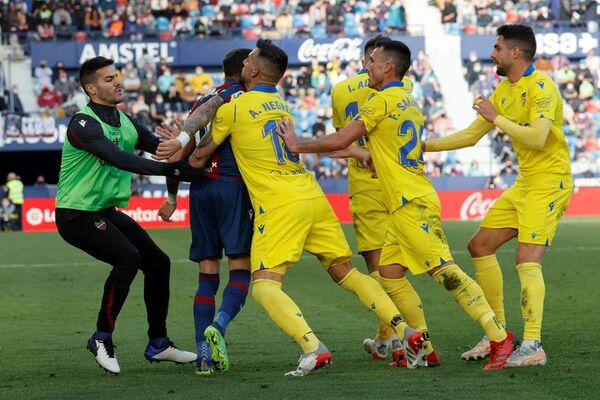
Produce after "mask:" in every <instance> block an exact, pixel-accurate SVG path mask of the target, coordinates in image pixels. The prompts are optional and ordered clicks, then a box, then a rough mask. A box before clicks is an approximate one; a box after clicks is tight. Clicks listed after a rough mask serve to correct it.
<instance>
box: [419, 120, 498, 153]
mask: <svg viewBox="0 0 600 400" xmlns="http://www.w3.org/2000/svg"><path fill="white" fill-rule="evenodd" d="M493 127H494V125H493V124H491V123H489V122H487V121H485V120H482V119H481V118H476V119H475V120H474V121H473V122H472V123H471V125H469V126H468V127H467V128H465V129H463V130H461V131H458V132H455V133H453V134H452V135H448V136H444V137H443V138H439V139H433V140H426V141H424V142H423V151H445V150H456V149H462V148H464V147H471V146H475V144H477V142H479V139H481V138H482V137H483V135H485V134H486V133H488V132H489V131H490V129H492V128H493Z"/></svg>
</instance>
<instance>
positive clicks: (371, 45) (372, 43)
mask: <svg viewBox="0 0 600 400" xmlns="http://www.w3.org/2000/svg"><path fill="white" fill-rule="evenodd" d="M382 40H391V39H390V37H389V36H383V35H382V34H381V33H380V34H379V35H377V36H375V37H372V38H371V39H369V40H367V43H365V48H364V49H363V51H364V53H363V58H364V59H365V60H366V59H368V58H369V55H370V54H371V52H372V51H373V50H374V49H375V48H376V47H377V42H380V41H382Z"/></svg>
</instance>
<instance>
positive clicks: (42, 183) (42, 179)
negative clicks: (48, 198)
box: [33, 175, 48, 187]
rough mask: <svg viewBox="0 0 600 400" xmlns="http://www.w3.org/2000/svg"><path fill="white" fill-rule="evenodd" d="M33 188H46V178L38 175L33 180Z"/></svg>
mask: <svg viewBox="0 0 600 400" xmlns="http://www.w3.org/2000/svg"><path fill="white" fill-rule="evenodd" d="M33 186H37V187H46V186H48V184H46V177H45V176H44V175H38V176H37V178H35V183H34V184H33Z"/></svg>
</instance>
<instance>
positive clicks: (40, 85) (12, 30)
mask: <svg viewBox="0 0 600 400" xmlns="http://www.w3.org/2000/svg"><path fill="white" fill-rule="evenodd" d="M433 2H435V3H436V4H437V5H438V6H439V7H440V8H441V10H442V20H443V22H444V23H446V24H447V25H448V26H453V24H456V26H457V27H459V28H458V29H459V31H460V32H464V33H491V32H493V31H495V29H496V27H497V26H499V25H501V24H503V23H510V22H526V23H531V22H532V21H537V22H536V23H541V22H544V21H546V22H547V23H548V24H550V25H548V26H554V25H552V24H555V23H556V20H557V15H558V20H561V21H563V22H566V23H568V24H571V25H573V26H580V25H581V24H584V25H585V24H587V23H588V22H591V23H595V22H597V21H598V20H600V17H598V18H596V15H600V0H593V1H585V0H580V1H568V0H564V1H563V0H561V1H559V2H558V3H557V2H556V1H550V0H529V1H519V2H511V1H503V0H476V1H463V0H440V1H433ZM553 4H554V6H555V7H553ZM556 4H558V5H559V6H560V7H558V8H556ZM594 13H595V14H594ZM0 21H1V24H2V25H1V27H2V32H4V33H7V34H9V35H13V37H14V36H15V35H16V36H18V35H19V32H21V33H23V32H25V33H26V35H25V36H18V37H19V39H21V38H22V37H24V38H25V39H24V40H26V41H30V40H31V39H32V38H35V39H38V40H55V39H61V38H63V39H76V40H77V39H82V38H85V37H90V38H101V37H128V38H136V37H137V36H139V35H145V36H160V35H163V34H165V35H175V36H182V37H207V36H225V37H231V36H236V35H237V36H239V35H242V36H244V37H247V38H255V37H258V36H262V37H271V38H280V37H291V36H296V35H307V36H312V37H319V36H320V35H321V36H329V37H331V36H334V37H335V36H344V37H345V36H354V35H359V36H363V35H370V34H371V33H375V32H388V33H390V32H394V31H403V32H404V31H405V27H406V23H405V22H406V15H405V11H404V6H403V4H402V1H398V0H366V1H361V0H349V1H335V0H330V1H322V0H318V1H304V0H291V1H283V0H279V1H278V0H258V1H254V0H252V1H242V2H235V3H234V2H233V1H231V0H220V1H216V0H210V1H166V0H135V1H121V0H103V1H95V0H83V1H74V0H68V1H31V0H29V1H22V0H16V1H10V2H6V1H4V2H2V3H1V4H0ZM577 24H579V25H577ZM65 25H66V26H68V27H70V28H69V29H66V28H65V29H61V26H63V27H64V26H65ZM592 25H593V24H592ZM586 26H587V25H586ZM77 35H79V36H77ZM82 35H83V36H82ZM536 67H537V68H538V69H540V70H544V71H548V72H549V73H550V74H552V75H553V78H554V79H555V80H556V82H557V83H558V85H559V87H560V89H561V93H562V95H563V97H564V99H565V112H564V116H565V133H566V134H567V139H568V142H569V146H570V148H571V151H572V155H573V170H574V172H575V173H586V172H589V173H595V172H600V165H599V164H598V163H599V162H600V161H598V160H599V158H600V156H599V152H600V150H599V149H598V145H597V137H598V135H599V134H600V120H599V118H600V117H599V116H598V115H600V114H599V113H598V111H599V109H600V98H599V94H598V93H599V92H600V86H599V85H600V78H599V76H600V61H599V60H598V56H596V55H594V54H593V52H590V54H588V56H587V57H586V58H585V59H583V60H581V61H580V62H570V61H569V60H568V59H567V58H566V57H564V56H560V55H558V56H555V57H553V58H551V59H548V58H546V57H544V55H540V56H539V57H538V58H537V60H536ZM359 70H360V64H359V63H358V62H355V61H350V62H342V61H341V60H339V59H336V58H332V59H330V60H329V61H328V62H326V63H321V62H318V61H316V60H315V61H314V62H313V63H311V64H308V65H305V66H302V67H299V68H298V67H296V68H290V69H289V70H288V71H287V73H286V74H285V76H284V77H283V79H282V81H281V82H280V90H281V93H282V95H284V97H285V98H286V100H287V101H288V102H289V103H290V105H291V106H292V110H293V114H294V117H295V120H296V130H297V132H299V133H300V134H301V135H305V136H315V137H318V136H322V135H324V134H325V133H328V132H331V131H332V130H333V128H332V123H331V117H332V110H331V104H330V101H331V100H330V95H331V88H332V87H333V86H334V85H335V84H336V83H338V82H340V81H342V80H344V79H346V78H347V77H350V76H353V75H355V74H356V73H358V71H359ZM120 73H121V76H122V79H123V86H124V88H125V93H126V101H125V102H124V103H122V104H121V105H120V107H121V108H122V109H123V110H124V111H128V112H130V113H132V114H133V115H134V116H135V117H136V118H138V119H139V120H140V121H141V122H142V123H144V124H146V125H148V126H152V127H154V126H156V125H157V124H159V123H161V122H167V123H172V122H174V121H177V120H181V119H182V118H184V117H185V115H186V114H187V111H188V110H189V109H190V108H191V106H192V104H193V103H194V101H195V100H196V99H197V98H198V97H199V96H202V95H205V94H206V93H207V92H208V91H209V90H210V89H211V88H212V87H213V86H214V85H218V84H219V83H220V82H221V80H222V74H221V73H220V72H218V71H216V72H215V71H204V70H203V68H202V67H201V66H198V67H197V68H195V69H194V70H174V69H173V68H172V67H171V66H170V65H169V64H168V63H167V62H166V61H165V60H161V61H158V62H157V61H155V60H154V58H153V57H152V56H150V55H148V54H144V56H143V57H141V58H140V59H138V60H136V61H135V62H130V63H128V64H127V65H125V66H123V67H122V68H121V70H120ZM408 76H409V78H410V79H411V80H412V81H413V84H414V91H413V95H414V96H415V98H416V99H417V101H418V103H419V105H420V107H421V108H422V110H423V112H424V115H425V116H426V135H427V138H435V137H439V136H443V135H445V134H446V133H448V132H451V131H453V130H454V126H453V123H452V121H451V120H450V119H449V118H448V116H447V114H446V110H445V108H444V99H443V98H442V94H441V90H440V85H439V82H438V80H437V78H436V76H435V73H434V71H433V70H432V68H431V66H430V63H429V60H428V58H427V56H426V55H425V54H424V53H423V52H419V53H418V54H415V55H414V61H413V65H412V68H411V69H410V71H409V73H408ZM465 79H466V81H467V82H468V84H469V87H470V88H471V91H472V93H473V95H474V96H478V95H484V96H489V95H490V94H491V92H492V90H493V89H494V87H495V85H496V84H497V82H498V77H497V76H496V75H495V72H494V69H493V66H491V65H489V64H486V63H484V62H482V61H481V60H480V59H479V57H478V55H477V54H474V53H473V54H471V55H470V57H469V59H468V60H466V61H465ZM33 81H34V82H33V83H34V85H33V86H34V91H35V95H36V97H37V103H38V106H39V107H40V109H41V110H42V111H43V113H44V114H46V115H49V116H53V117H70V116H71V115H73V114H74V113H75V112H77V110H78V109H79V108H81V107H82V106H84V105H85V104H86V103H87V101H88V99H87V97H86V96H85V94H84V93H83V92H82V91H81V89H80V87H79V83H78V81H77V77H76V75H75V71H69V70H67V69H66V68H65V67H64V65H63V63H61V62H59V63H57V64H56V65H47V64H46V63H45V62H42V63H40V64H39V66H37V67H35V68H34V70H33ZM0 110H14V112H16V113H17V114H19V113H22V111H23V107H22V105H21V102H20V99H19V96H18V95H17V89H16V87H13V88H10V89H6V90H5V91H4V94H3V96H0ZM490 139H491V143H492V145H491V152H492V153H493V155H494V157H493V158H494V162H495V167H494V168H488V166H487V165H486V167H485V169H482V167H481V166H480V165H479V162H478V161H477V160H474V161H472V162H469V163H465V162H464V161H462V160H460V159H457V158H456V156H455V155H454V154H452V153H449V154H447V155H444V157H436V156H431V155H430V156H428V157H426V165H425V169H426V172H427V173H428V174H429V175H430V176H433V177H436V176H445V175H447V176H486V175H488V174H489V173H490V171H491V170H494V171H500V173H499V174H498V176H497V177H493V178H492V179H491V181H490V185H492V186H493V185H496V186H498V185H500V183H499V182H498V180H501V178H502V176H506V175H515V174H516V173H517V170H518V166H517V165H516V160H515V153H514V149H513V148H512V146H511V143H510V139H509V137H508V135H506V134H503V133H502V132H500V131H495V132H493V133H491V136H490ZM304 158H305V161H306V164H307V165H308V166H309V167H310V169H311V170H312V171H313V172H314V173H315V175H316V176H317V177H319V178H321V179H329V178H334V179H335V178H337V177H344V176H346V175H347V172H348V171H347V163H346V161H345V160H339V159H331V158H328V157H322V156H317V155H306V156H304ZM494 179H497V182H496V183H495V184H494V183H493V181H494Z"/></svg>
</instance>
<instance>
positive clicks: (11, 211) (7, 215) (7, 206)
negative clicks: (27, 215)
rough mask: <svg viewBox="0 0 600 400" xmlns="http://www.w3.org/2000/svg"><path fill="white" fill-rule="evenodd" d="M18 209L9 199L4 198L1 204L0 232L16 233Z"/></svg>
mask: <svg viewBox="0 0 600 400" xmlns="http://www.w3.org/2000/svg"><path fill="white" fill-rule="evenodd" d="M16 210H17V208H16V207H15V205H14V204H13V203H12V202H11V201H10V200H9V199H8V198H7V197H3V198H2V202H1V203H0V231H14V230H17V228H16V225H17V223H16V220H17V213H16Z"/></svg>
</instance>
